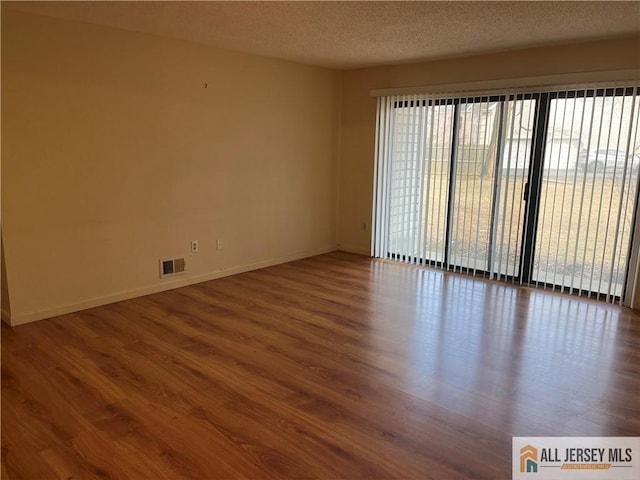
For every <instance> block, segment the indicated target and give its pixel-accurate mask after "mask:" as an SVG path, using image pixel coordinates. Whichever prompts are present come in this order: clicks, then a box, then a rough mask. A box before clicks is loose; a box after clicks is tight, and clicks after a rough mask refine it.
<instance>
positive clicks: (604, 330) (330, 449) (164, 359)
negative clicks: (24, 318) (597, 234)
mask: <svg viewBox="0 0 640 480" xmlns="http://www.w3.org/2000/svg"><path fill="white" fill-rule="evenodd" d="M639 396H640V316H639V315H638V314H636V313H634V312H632V311H630V310H628V309H623V308H618V307H613V306H609V305H605V304H601V303H597V302H594V301H589V300H581V299H577V298H574V297H568V296H562V295H558V294H552V293H547V292H543V291H539V290H532V289H528V288H518V287H513V286H510V285H504V284H500V283H494V282H487V281H483V280H478V279H474V278H469V277H464V276H460V275H456V274H447V273H443V272H439V271H434V270H429V269H425V268H418V267H413V266H407V265H403V264H396V263H392V262H386V261H381V260H375V259H370V258H367V257H362V256H357V255H350V254H346V253H340V252H335V253H331V254H327V255H322V256H318V257H313V258H309V259H305V260H300V261H297V262H292V263H289V264H285V265H280V266H276V267H272V268H267V269H264V270H259V271H254V272H249V273H245V274H242V275H236V276H233V277H227V278H223V279H219V280H215V281H211V282H206V283H202V284H199V285H193V286H189V287H185V288H180V289H178V290H174V291H170V292H164V293H160V294H156V295H150V296H147V297H143V298H138V299H134V300H130V301H125V302H120V303H116V304H112V305H108V306H104V307H99V308H93V309H90V310H86V311H83V312H79V313H74V314H70V315H64V316H61V317H57V318H54V319H50V320H45V321H41V322H37V323H33V324H29V325H23V326H20V327H15V328H9V327H7V326H5V325H3V326H2V470H1V476H2V478H3V479H38V480H39V479H49V478H52V479H53V478H61V479H62V478H64V479H70V478H73V479H85V478H87V479H90V478H98V479H182V478H185V479H225V478H234V479H235V478H248V479H262V478H269V479H276V478H300V479H306V478H320V479H334V478H340V479H359V478H362V479H378V478H397V479H444V480H455V479H474V480H480V479H507V478H511V473H510V472H511V437H512V436H555V435H561V436H583V435H584V436H586V435H589V436H592V435H616V436H626V435H640V405H639Z"/></svg>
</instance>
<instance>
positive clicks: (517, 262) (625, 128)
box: [373, 87, 640, 299]
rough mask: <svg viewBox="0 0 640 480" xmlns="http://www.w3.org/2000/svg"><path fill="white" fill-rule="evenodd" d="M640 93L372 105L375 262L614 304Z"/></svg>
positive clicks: (629, 213) (625, 240)
mask: <svg viewBox="0 0 640 480" xmlns="http://www.w3.org/2000/svg"><path fill="white" fill-rule="evenodd" d="M637 90H638V89H637V87H629V88H624V89H621V88H618V89H608V90H605V89H602V90H596V89H593V90H582V91H555V92H536V93H518V94H512V93H508V92H506V93H504V94H500V95H489V96H469V97H449V98H443V97H441V96H425V95H416V96H409V97H406V96H403V97H384V98H381V99H380V100H379V109H378V112H379V115H378V122H379V123H378V142H377V166H376V189H375V191H376V202H375V208H376V211H375V222H374V225H375V235H374V239H373V250H374V255H376V256H379V257H384V258H394V259H398V260H402V261H408V262H414V263H421V264H430V265H435V266H438V267H441V268H446V269H449V270H455V271H462V272H468V273H471V274H480V275H484V276H488V277H492V278H496V277H497V278H503V279H508V280H511V281H514V282H520V283H531V284H537V285H542V286H544V287H550V288H558V289H564V290H570V291H577V292H579V293H588V294H598V295H600V294H601V295H606V296H608V298H610V299H613V298H619V297H620V296H621V295H622V293H623V285H624V281H625V274H626V270H627V259H628V253H629V246H630V240H631V231H632V226H633V225H632V224H633V221H634V211H635V201H636V200H635V199H636V187H637V182H638V169H639V168H640V157H639V156H638V155H637V154H636V153H634V152H635V151H636V150H637V149H638V147H640V145H636V137H637V136H638V123H639V122H638V112H639V108H638V105H637V102H636V95H637V93H638V92H637Z"/></svg>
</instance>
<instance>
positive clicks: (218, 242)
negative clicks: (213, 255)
mask: <svg viewBox="0 0 640 480" xmlns="http://www.w3.org/2000/svg"><path fill="white" fill-rule="evenodd" d="M216 248H217V249H218V250H222V249H223V248H224V243H222V240H220V239H218V240H216Z"/></svg>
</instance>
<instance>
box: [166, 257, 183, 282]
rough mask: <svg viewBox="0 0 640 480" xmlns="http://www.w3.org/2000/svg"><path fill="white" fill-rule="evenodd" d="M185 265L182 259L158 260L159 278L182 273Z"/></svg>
mask: <svg viewBox="0 0 640 480" xmlns="http://www.w3.org/2000/svg"><path fill="white" fill-rule="evenodd" d="M185 268H186V263H185V261H184V258H172V259H169V260H160V278H162V277H167V276H169V275H175V274H177V273H182V272H184V270H185Z"/></svg>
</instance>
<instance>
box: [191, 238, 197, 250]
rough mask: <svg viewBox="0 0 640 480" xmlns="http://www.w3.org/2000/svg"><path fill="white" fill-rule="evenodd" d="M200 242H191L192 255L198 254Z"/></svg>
mask: <svg viewBox="0 0 640 480" xmlns="http://www.w3.org/2000/svg"><path fill="white" fill-rule="evenodd" d="M198 248H199V247H198V240H191V253H198Z"/></svg>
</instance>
